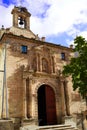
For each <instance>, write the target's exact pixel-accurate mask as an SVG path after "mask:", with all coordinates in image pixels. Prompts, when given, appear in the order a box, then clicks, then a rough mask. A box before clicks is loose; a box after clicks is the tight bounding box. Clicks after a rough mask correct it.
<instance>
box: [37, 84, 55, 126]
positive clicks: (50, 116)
mask: <svg viewBox="0 0 87 130" xmlns="http://www.w3.org/2000/svg"><path fill="white" fill-rule="evenodd" d="M38 120H39V125H54V124H56V123H57V118H56V103H55V93H54V91H53V89H52V88H51V87H49V86H46V85H42V86H41V87H40V88H39V89H38Z"/></svg>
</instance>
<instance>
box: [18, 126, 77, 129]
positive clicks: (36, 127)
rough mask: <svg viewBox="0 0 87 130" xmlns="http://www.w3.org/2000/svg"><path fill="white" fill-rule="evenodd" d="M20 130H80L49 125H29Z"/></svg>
mask: <svg viewBox="0 0 87 130" xmlns="http://www.w3.org/2000/svg"><path fill="white" fill-rule="evenodd" d="M20 130H78V129H77V128H75V127H73V126H71V125H49V126H35V125H31V126H30V125H28V126H24V127H22V128H21V129H20Z"/></svg>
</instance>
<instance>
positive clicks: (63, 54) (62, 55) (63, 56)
mask: <svg viewBox="0 0 87 130" xmlns="http://www.w3.org/2000/svg"><path fill="white" fill-rule="evenodd" d="M61 59H62V60H65V53H64V52H62V53H61Z"/></svg>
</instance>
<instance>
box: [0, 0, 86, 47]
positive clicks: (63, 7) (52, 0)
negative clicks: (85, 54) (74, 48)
mask: <svg viewBox="0 0 87 130" xmlns="http://www.w3.org/2000/svg"><path fill="white" fill-rule="evenodd" d="M14 6H23V7H26V8H27V10H28V11H29V12H30V13H31V18H30V29H31V31H33V32H34V33H35V34H38V35H39V37H43V36H44V37H46V41H47V42H51V43H54V44H59V45H63V46H69V45H71V44H73V42H74V39H75V37H76V36H80V35H81V36H83V37H84V38H85V39H86V40H87V0H0V28H1V27H2V25H4V28H8V27H11V26H12V15H11V10H12V9H13V7H14Z"/></svg>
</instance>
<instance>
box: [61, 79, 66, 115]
mask: <svg viewBox="0 0 87 130" xmlns="http://www.w3.org/2000/svg"><path fill="white" fill-rule="evenodd" d="M63 82H64V81H63V80H61V106H62V116H65V115H66V107H65V92H64V84H63Z"/></svg>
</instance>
